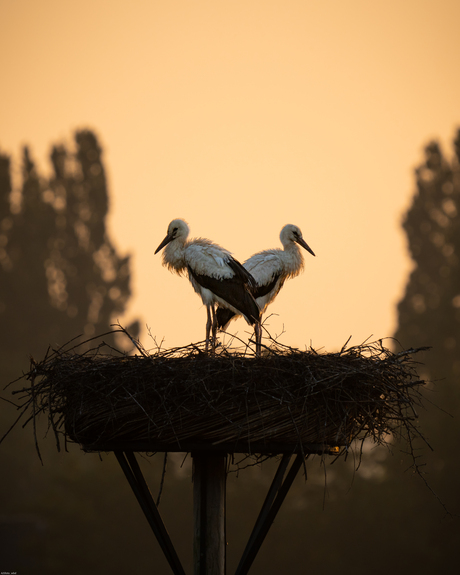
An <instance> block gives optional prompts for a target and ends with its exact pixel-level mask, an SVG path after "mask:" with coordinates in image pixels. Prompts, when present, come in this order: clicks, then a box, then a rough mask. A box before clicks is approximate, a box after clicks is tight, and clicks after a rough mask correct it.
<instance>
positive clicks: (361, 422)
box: [13, 328, 424, 454]
mask: <svg viewBox="0 0 460 575" xmlns="http://www.w3.org/2000/svg"><path fill="white" fill-rule="evenodd" d="M119 331H122V332H123V333H125V334H126V335H128V337H130V336H129V334H127V332H126V331H125V330H124V329H123V328H121V329H120V330H119ZM103 337H104V336H101V339H98V338H96V339H95V340H92V345H93V347H90V348H89V347H88V342H85V343H84V344H80V345H76V346H75V345H72V344H68V345H67V346H65V347H64V348H60V349H58V350H54V351H50V352H49V353H48V354H47V356H46V357H45V358H44V359H43V361H41V362H38V363H37V362H35V361H33V360H32V362H31V368H30V371H29V372H28V373H27V374H25V375H24V376H23V378H21V379H24V378H25V379H26V380H28V382H29V383H28V385H27V386H25V387H23V388H22V389H19V390H16V391H13V393H14V394H17V395H19V398H20V400H19V403H18V405H17V407H18V408H19V409H20V411H21V413H20V416H19V418H18V419H20V418H21V417H25V419H26V423H28V422H29V421H33V427H34V430H35V429H36V425H35V424H36V420H37V417H38V416H39V415H41V414H45V416H46V417H47V419H48V428H49V429H52V430H53V432H54V434H55V437H56V440H57V444H58V448H59V445H60V443H59V442H60V439H62V438H64V440H65V441H71V442H76V443H79V444H80V445H81V446H82V448H83V449H85V450H86V451H111V450H118V449H123V450H127V449H132V450H133V451H148V452H155V451H186V452H187V451H197V450H208V451H211V450H222V451H226V452H229V453H233V452H240V453H253V454H255V453H261V454H277V453H287V452H291V453H293V452H300V453H305V454H307V453H315V452H317V453H324V452H331V448H335V447H341V448H342V450H341V452H346V450H347V449H348V447H349V446H350V445H351V443H352V442H353V441H354V440H361V441H363V440H364V439H367V438H371V439H372V440H373V441H374V442H375V443H378V444H380V443H387V442H388V441H389V438H390V437H391V436H393V435H395V434H397V435H398V434H399V435H403V436H405V437H406V438H407V439H408V440H409V441H410V442H412V439H413V438H414V437H416V436H421V434H420V432H419V430H418V427H417V416H416V411H415V408H416V406H417V405H421V396H420V386H421V385H422V384H423V383H424V382H423V381H421V380H420V379H419V377H418V375H417V371H416V365H417V363H416V361H415V360H414V354H415V353H416V352H417V351H420V350H413V349H410V350H405V351H401V352H399V353H394V352H392V351H390V350H389V349H387V348H386V347H384V345H383V343H382V341H378V342H374V343H365V344H363V345H359V346H354V347H346V346H344V348H343V349H342V350H341V351H339V352H337V353H318V352H316V351H315V350H313V349H311V348H310V349H309V350H307V351H300V350H298V349H292V348H289V347H285V346H281V345H280V344H277V343H276V342H274V344H273V346H272V348H271V349H269V350H266V351H265V354H264V356H263V357H254V356H251V355H248V354H246V353H243V352H238V351H236V352H235V351H230V350H227V349H221V351H220V352H219V353H218V354H216V355H215V356H210V355H208V354H206V353H205V352H204V347H203V345H202V344H198V345H190V346H188V347H184V348H177V349H173V350H168V351H165V350H161V349H157V350H156V351H155V352H146V351H145V350H144V349H143V348H142V346H141V345H140V344H139V343H138V342H134V343H135V344H136V347H137V352H136V354H135V355H128V354H126V353H122V352H120V351H118V350H116V349H114V348H113V347H111V346H108V345H107V344H105V343H104V341H103ZM133 341H134V340H133ZM24 425H25V424H24ZM37 448H38V444H37ZM336 452H337V449H336Z"/></svg>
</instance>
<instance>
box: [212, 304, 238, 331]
mask: <svg viewBox="0 0 460 575" xmlns="http://www.w3.org/2000/svg"><path fill="white" fill-rule="evenodd" d="M235 315H236V314H235V312H233V311H232V310H231V309H227V308H225V307H218V308H217V310H216V317H217V327H218V329H222V330H224V331H225V330H226V329H227V327H228V324H229V323H230V322H231V321H232V319H235Z"/></svg>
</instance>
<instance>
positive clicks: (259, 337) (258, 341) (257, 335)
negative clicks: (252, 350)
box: [254, 321, 262, 357]
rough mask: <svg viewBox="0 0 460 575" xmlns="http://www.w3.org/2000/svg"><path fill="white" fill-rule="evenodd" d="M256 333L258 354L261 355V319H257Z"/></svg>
mask: <svg viewBox="0 0 460 575" xmlns="http://www.w3.org/2000/svg"><path fill="white" fill-rule="evenodd" d="M254 335H255V336H256V356H257V357H259V356H260V354H261V351H262V345H261V344H262V326H261V324H260V321H256V324H255V326H254Z"/></svg>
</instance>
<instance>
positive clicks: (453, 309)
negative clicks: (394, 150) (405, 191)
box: [395, 130, 460, 377]
mask: <svg viewBox="0 0 460 575" xmlns="http://www.w3.org/2000/svg"><path fill="white" fill-rule="evenodd" d="M415 173H416V183H417V191H416V193H415V195H414V199H413V202H412V205H411V207H410V208H409V210H408V212H407V214H406V216H405V218H404V222H403V227H404V230H405V231H406V233H407V238H408V243H409V250H410V254H411V256H412V259H413V261H414V264H415V267H414V269H413V271H412V273H411V274H410V277H409V281H408V284H407V286H406V291H405V295H404V297H403V299H402V300H401V302H400V303H399V305H398V316H399V325H398V329H397V331H396V334H395V337H396V339H397V340H398V341H400V342H401V343H402V345H403V346H406V347H408V346H413V347H418V346H425V345H426V346H434V348H435V349H434V350H433V353H430V354H427V367H428V369H429V371H430V376H431V377H445V376H446V375H448V374H451V375H457V376H458V375H459V374H460V355H459V347H460V263H459V255H460V130H459V131H458V133H457V136H456V138H455V141H454V155H453V158H452V159H451V160H450V161H449V160H448V159H446V157H445V156H444V155H443V153H442V151H441V149H440V146H439V144H438V143H436V142H431V143H430V144H428V145H427V146H426V148H425V161H424V163H423V164H422V165H421V166H419V167H418V168H417V169H416V171H415Z"/></svg>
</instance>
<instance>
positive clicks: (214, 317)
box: [211, 304, 217, 354]
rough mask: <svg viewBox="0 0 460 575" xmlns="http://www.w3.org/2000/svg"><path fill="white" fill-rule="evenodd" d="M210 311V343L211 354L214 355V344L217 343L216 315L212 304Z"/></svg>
mask: <svg viewBox="0 0 460 575" xmlns="http://www.w3.org/2000/svg"><path fill="white" fill-rule="evenodd" d="M211 311H212V342H211V353H212V354H214V353H215V351H216V343H217V315H216V306H215V304H212V306H211Z"/></svg>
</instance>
